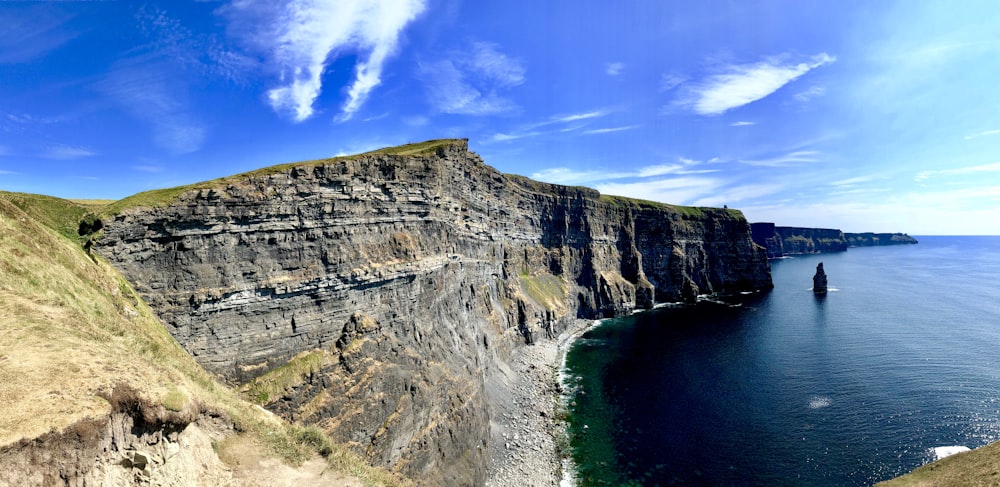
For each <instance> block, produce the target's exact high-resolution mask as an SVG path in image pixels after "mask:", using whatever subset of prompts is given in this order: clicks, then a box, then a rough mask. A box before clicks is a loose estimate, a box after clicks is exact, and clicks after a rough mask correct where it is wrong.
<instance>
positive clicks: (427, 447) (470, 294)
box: [92, 140, 771, 485]
mask: <svg viewBox="0 0 1000 487" xmlns="http://www.w3.org/2000/svg"><path fill="white" fill-rule="evenodd" d="M103 226H104V228H103V234H98V235H95V238H94V240H93V241H92V242H93V250H94V251H95V252H96V253H98V254H99V255H101V256H103V257H104V258H106V259H107V260H108V261H109V262H110V263H111V264H112V265H114V266H115V267H116V268H117V269H119V270H120V271H121V272H122V273H123V274H124V275H125V276H127V278H128V279H129V281H130V282H131V283H133V284H134V286H135V288H136V289H137V291H138V292H139V293H140V294H141V295H142V297H143V298H144V299H145V300H146V301H147V302H148V303H149V305H150V306H151V307H152V308H153V310H155V312H156V313H157V314H158V316H159V317H160V318H161V319H162V320H163V321H164V322H165V323H166V326H167V328H168V330H169V331H170V333H171V334H172V335H173V336H174V337H175V338H176V339H177V341H178V342H180V344H181V345H182V346H183V347H184V348H185V349H186V350H187V351H188V352H190V353H191V355H192V356H193V357H194V358H195V360H196V361H197V362H198V363H199V364H201V365H202V366H203V367H205V368H206V369H207V370H209V371H210V372H212V373H214V374H216V375H217V376H220V377H223V378H225V380H227V381H229V382H230V383H232V384H238V385H240V386H241V387H242V390H243V391H244V393H245V394H246V395H247V397H249V398H251V399H253V400H255V401H257V402H258V403H260V404H262V405H264V406H265V407H267V408H268V409H270V410H272V411H275V412H277V413H279V414H280V415H281V416H283V417H285V418H288V419H289V420H292V421H296V422H302V423H307V424H314V425H318V426H320V427H321V428H323V429H324V430H326V431H327V432H329V433H330V435H331V436H332V437H333V438H334V439H335V440H337V441H341V442H345V443H347V444H349V445H351V446H352V447H353V449H354V450H355V451H356V452H358V453H360V454H362V455H364V456H365V458H366V459H367V460H368V461H369V462H370V463H372V464H375V465H384V466H387V467H389V468H390V469H392V470H394V471H396V472H399V473H402V474H405V475H407V476H409V477H411V478H416V479H419V481H420V482H423V483H426V484H428V485H468V484H482V483H483V482H484V479H485V474H486V468H487V463H488V459H489V458H490V455H489V451H488V450H489V442H488V441H487V438H488V434H489V423H490V417H491V414H492V413H491V404H492V403H495V401H496V400H497V398H498V397H500V396H503V395H504V394H506V393H507V392H506V391H504V390H503V383H502V381H499V380H496V378H497V377H498V376H500V375H502V372H503V371H504V370H505V368H506V367H507V365H506V363H507V360H508V359H509V357H510V354H511V353H512V351H513V350H514V349H516V348H517V347H521V346H524V345H526V344H530V343H532V342H534V341H536V340H543V339H548V338H550V337H553V336H554V335H556V334H558V332H559V331H560V330H561V329H563V327H564V326H565V325H566V324H567V323H568V322H569V320H572V319H576V318H598V317H610V316H617V315H621V314H624V313H627V312H629V311H631V310H632V309H635V308H645V307H649V306H651V305H652V304H653V302H654V301H681V300H686V301H692V300H694V299H696V297H697V295H699V294H707V293H726V292H738V291H750V290H757V289H766V288H770V287H771V279H770V270H769V267H768V263H767V258H766V257H767V256H766V254H765V252H764V249H762V248H761V247H758V246H756V245H754V243H753V242H752V240H751V237H750V226H749V224H748V223H747V222H746V220H745V219H744V217H743V215H742V214H741V213H740V212H739V211H736V210H726V209H711V208H689V207H676V206H671V205H664V204H659V203H652V202H643V201H637V200H630V199H626V198H618V197H609V196H602V195H600V194H599V193H598V192H597V191H594V190H591V189H587V188H575V187H565V186H557V185H550V184H545V183H539V182H536V181H531V180H529V179H526V178H522V177H519V176H511V175H504V174H501V173H499V172H498V171H496V170H494V169H493V168H491V167H489V166H486V165H485V164H483V162H482V160H481V159H480V158H479V156H477V155H476V154H474V153H472V152H470V151H469V150H468V146H467V143H466V141H464V140H445V141H431V142H427V143H423V144H416V145H411V146H403V147H400V148H395V149H389V150H383V151H376V152H373V153H368V154H362V155H359V156H352V157H343V158H335V159H329V160H323V161H312V162H305V163H297V164H286V165H283V166H275V167H272V168H267V169H264V170H260V171H255V172H252V173H246V174H242V175H237V176H232V177H229V178H224V179H221V180H217V181H210V182H207V183H201V184H198V185H192V186H188V187H183V188H174V189H170V190H161V191H156V192H149V193H143V194H139V195H136V196H135V197H132V198H128V199H126V200H123V201H121V202H118V203H116V204H115V205H112V207H111V208H110V209H109V212H108V214H106V215H105V216H104V219H103Z"/></svg>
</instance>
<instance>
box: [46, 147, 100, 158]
mask: <svg viewBox="0 0 1000 487" xmlns="http://www.w3.org/2000/svg"><path fill="white" fill-rule="evenodd" d="M92 155H94V152H93V151H91V150H90V149H86V148H83V147H74V146H69V145H55V146H52V147H49V148H48V149H46V150H45V152H43V153H42V157H45V158H47V159H61V160H68V159H79V158H81V157H90V156H92Z"/></svg>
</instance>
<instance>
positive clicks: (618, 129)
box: [583, 125, 639, 135]
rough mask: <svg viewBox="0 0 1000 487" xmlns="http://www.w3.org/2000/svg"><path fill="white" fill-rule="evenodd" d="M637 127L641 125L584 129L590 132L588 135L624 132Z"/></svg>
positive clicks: (587, 132) (585, 131)
mask: <svg viewBox="0 0 1000 487" xmlns="http://www.w3.org/2000/svg"><path fill="white" fill-rule="evenodd" d="M636 128H639V126H638V125H626V126H623V127H607V128H600V129H591V130H584V131H583V133H585V134H588V135H594V134H610V133H613V132H623V131H625V130H632V129H636Z"/></svg>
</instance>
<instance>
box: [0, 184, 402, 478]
mask: <svg viewBox="0 0 1000 487" xmlns="http://www.w3.org/2000/svg"><path fill="white" fill-rule="evenodd" d="M88 211H89V209H88V208H86V207H84V206H82V205H80V204H77V203H74V202H70V201H67V200H61V199H58V198H51V197H46V196H38V195H24V194H16V193H0V323H3V324H4V333H2V334H0V363H2V364H3V367H0V399H2V401H0V447H4V446H8V445H11V444H14V443H16V442H18V441H19V440H21V439H31V438H36V437H39V436H40V435H43V434H46V433H49V432H56V433H58V432H61V431H69V429H70V428H73V427H75V425H77V424H81V422H87V421H91V420H101V418H107V417H108V415H109V414H110V413H111V412H112V410H111V408H112V405H111V404H110V403H109V400H108V399H106V398H109V397H112V396H113V395H114V394H115V392H113V391H117V390H119V388H121V387H125V388H127V389H130V390H134V391H136V392H137V393H138V395H139V396H140V399H141V401H142V403H143V404H148V405H149V407H151V408H154V409H157V408H162V410H163V411H170V412H173V413H177V414H180V415H181V417H185V418H188V419H189V420H191V421H193V420H195V419H196V418H197V417H198V416H199V415H201V414H203V413H204V414H210V415H221V416H223V417H227V418H229V419H231V420H232V422H233V423H234V424H235V425H236V429H237V430H238V431H241V432H242V433H241V435H244V436H247V437H248V438H249V439H250V444H252V445H256V446H254V447H253V448H255V449H256V450H260V451H262V452H264V453H266V454H267V455H274V456H278V457H279V458H282V459H283V460H284V461H285V462H288V463H290V464H293V465H295V464H299V463H301V462H303V461H304V460H306V459H308V458H310V457H313V456H315V455H316V454H317V453H320V454H324V456H327V458H328V461H329V462H330V464H331V465H332V466H333V467H334V468H336V469H338V470H340V471H350V472H351V473H352V474H353V475H357V476H359V477H360V478H361V479H363V480H365V481H366V482H368V483H370V484H387V485H395V484H403V483H404V482H403V481H401V480H399V479H396V478H395V477H393V476H392V475H391V474H388V473H387V472H385V471H384V470H380V469H376V468H372V467H369V466H368V465H367V464H366V463H365V462H364V461H362V460H361V459H359V458H357V457H356V456H353V455H352V454H350V453H348V452H347V450H346V449H345V448H343V447H341V446H339V445H333V444H331V443H330V442H329V439H327V438H326V437H325V436H323V435H322V434H321V433H317V431H316V430H315V428H305V427H300V426H295V425H289V424H287V423H283V422H281V421H279V420H276V419H275V418H274V417H273V416H272V415H270V414H269V413H266V412H264V411H262V410H260V409H258V408H257V407H255V406H253V405H251V404H249V403H247V402H245V401H243V400H241V399H240V398H239V397H238V394H237V393H236V392H235V391H233V390H232V389H230V388H228V387H226V386H224V385H222V384H220V383H218V382H217V381H216V380H215V379H214V378H213V377H212V376H210V375H209V374H208V373H207V372H205V371H204V369H202V368H201V367H200V366H199V365H198V364H197V363H196V362H195V361H194V359H193V358H192V357H191V356H190V355H189V354H188V353H187V352H185V351H184V350H183V349H182V348H181V346H180V345H179V344H178V343H177V341H176V340H174V338H173V337H172V336H171V335H170V334H169V333H168V332H167V330H166V329H165V328H164V326H163V324H162V323H161V322H160V321H159V319H158V318H157V317H156V316H155V315H154V314H153V312H152V311H151V310H150V308H149V307H148V306H147V305H146V304H145V302H143V301H142V299H140V298H139V297H138V295H137V294H136V293H135V291H134V290H133V288H132V287H131V285H130V284H129V283H128V282H127V281H126V280H125V279H124V278H123V277H122V276H121V275H120V274H119V273H118V272H117V271H116V270H114V269H113V268H112V267H111V266H110V265H108V264H107V263H106V262H105V261H104V260H103V259H100V258H97V257H95V256H93V255H90V254H88V253H87V252H86V251H84V250H83V248H82V247H81V245H80V242H79V239H78V238H77V235H76V233H77V232H76V228H77V225H78V223H79V220H80V219H81V218H83V217H84V216H85V215H86V214H87V213H88ZM143 414H146V413H145V412H144V413H143ZM164 414H166V413H164ZM317 434H319V436H317ZM236 460H237V461H238V460H239V459H238V458H237V459H236ZM39 467H42V465H39ZM84 467H86V466H84Z"/></svg>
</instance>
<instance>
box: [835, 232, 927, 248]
mask: <svg viewBox="0 0 1000 487" xmlns="http://www.w3.org/2000/svg"><path fill="white" fill-rule="evenodd" d="M844 237H845V238H846V239H847V245H848V246H849V247H879V246H883V245H911V244H915V243H917V239H915V238H913V237H911V236H909V235H907V234H905V233H872V232H867V233H845V234H844Z"/></svg>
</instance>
